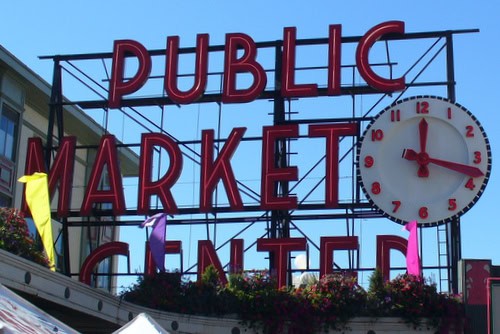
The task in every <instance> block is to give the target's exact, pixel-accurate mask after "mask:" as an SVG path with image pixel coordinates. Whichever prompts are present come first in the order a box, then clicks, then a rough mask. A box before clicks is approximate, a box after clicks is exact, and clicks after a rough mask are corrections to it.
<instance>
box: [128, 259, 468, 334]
mask: <svg viewBox="0 0 500 334" xmlns="http://www.w3.org/2000/svg"><path fill="white" fill-rule="evenodd" d="M123 297H124V298H125V299H126V300H128V301H131V302H134V303H138V304H141V305H144V306H147V307H152V308H155V309H160V310H164V311H171V312H180V313H185V314H199V315H217V316H219V315H224V314H235V313H236V314H237V315H238V316H239V317H240V318H241V319H242V321H243V322H245V323H246V324H247V325H249V326H250V327H253V328H256V329H258V330H259V332H261V333H264V334H268V333H269V334H271V333H273V334H274V333H301V334H307V333H318V332H320V331H322V330H327V329H329V328H332V329H342V328H344V327H345V324H346V323H347V322H348V321H349V320H350V319H351V318H352V317H355V316H376V317H381V316H397V317H401V318H403V319H405V320H406V321H407V322H408V323H409V324H411V325H414V326H419V325H420V324H421V323H420V322H421V319H422V318H426V319H430V323H429V324H427V325H429V326H432V327H434V328H438V327H439V328H441V329H442V328H444V327H446V325H447V324H449V323H450V321H461V320H462V319H463V308H462V303H461V300H460V297H459V296H449V295H446V294H440V293H438V292H437V290H436V287H435V286H434V285H432V284H427V283H426V282H425V280H423V279H421V278H419V277H415V276H411V275H400V276H398V277H396V278H395V279H394V280H392V281H389V282H384V281H383V279H382V276H381V275H380V272H375V273H374V274H373V275H372V277H371V278H370V287H369V290H368V292H366V291H365V290H364V289H363V288H361V287H360V286H359V285H358V284H357V280H356V278H355V277H352V276H349V275H343V274H332V275H327V276H324V277H323V278H321V279H320V280H319V281H318V282H316V283H314V284H311V285H309V286H307V287H306V288H298V289H294V288H277V285H276V281H275V280H274V279H273V278H272V277H271V276H269V275H268V274H267V273H266V272H247V273H244V274H231V275H229V277H228V284H227V285H225V286H223V285H222V284H221V283H220V280H219V276H218V272H217V270H215V268H213V267H208V268H207V270H206V271H205V272H204V273H203V275H202V277H201V279H200V281H198V282H183V281H182V280H181V278H180V275H179V274H169V273H160V274H157V275H154V276H150V277H145V278H141V279H139V283H138V284H136V285H135V286H134V287H132V288H131V289H130V290H129V291H126V292H125V293H124V294H123Z"/></svg>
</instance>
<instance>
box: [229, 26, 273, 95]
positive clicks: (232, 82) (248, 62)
mask: <svg viewBox="0 0 500 334" xmlns="http://www.w3.org/2000/svg"><path fill="white" fill-rule="evenodd" d="M239 49H243V52H244V54H243V56H242V57H241V58H239V59H238V58H237V57H238V50H239ZM224 52H225V54H224V57H225V59H224V83H223V91H222V102H224V103H244V102H250V101H253V100H254V99H255V98H257V96H259V94H260V93H261V92H262V90H264V88H265V87H266V83H267V77H266V72H265V71H264V68H262V65H260V64H259V63H258V62H257V61H256V57H257V48H256V47H255V43H254V41H253V40H252V38H251V37H250V36H248V35H245V34H227V35H226V48H225V51H224ZM238 73H250V74H251V75H252V76H253V79H254V80H253V84H252V85H251V86H250V88H247V89H237V88H236V75H237V74H238Z"/></svg>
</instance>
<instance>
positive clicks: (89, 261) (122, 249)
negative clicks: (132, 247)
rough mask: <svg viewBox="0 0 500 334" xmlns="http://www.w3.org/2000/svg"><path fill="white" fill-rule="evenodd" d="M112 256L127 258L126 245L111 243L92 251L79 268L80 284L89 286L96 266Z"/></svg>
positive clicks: (123, 243)
mask: <svg viewBox="0 0 500 334" xmlns="http://www.w3.org/2000/svg"><path fill="white" fill-rule="evenodd" d="M112 255H125V256H126V257H129V255H130V254H129V248H128V244H127V243H125V242H119V241H113V242H108V243H105V244H104V245H101V246H99V247H97V248H96V249H94V251H92V252H91V253H90V254H89V255H88V256H87V258H86V259H85V261H84V262H83V264H82V267H81V268H80V276H79V280H80V282H83V283H85V284H88V285H90V278H91V275H92V273H93V272H94V269H95V268H96V266H97V264H98V263H99V262H101V261H102V260H104V259H105V258H107V257H109V256H112Z"/></svg>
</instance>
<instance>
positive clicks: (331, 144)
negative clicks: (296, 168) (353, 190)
mask: <svg viewBox="0 0 500 334" xmlns="http://www.w3.org/2000/svg"><path fill="white" fill-rule="evenodd" d="M357 132H358V125H357V124H356V123H346V124H342V123H338V124H321V125H309V136H310V137H325V138H326V151H325V155H326V173H325V206H326V207H327V208H335V207H338V201H339V189H338V188H339V163H338V162H339V139H340V137H344V136H355V135H356V134H357Z"/></svg>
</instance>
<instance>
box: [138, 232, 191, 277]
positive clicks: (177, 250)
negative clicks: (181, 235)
mask: <svg viewBox="0 0 500 334" xmlns="http://www.w3.org/2000/svg"><path fill="white" fill-rule="evenodd" d="M165 254H182V241H180V240H168V241H165ZM144 268H145V269H144V274H146V275H153V274H155V273H156V268H157V267H156V264H155V262H154V260H153V255H152V254H151V248H150V247H149V241H146V253H145V261H144Z"/></svg>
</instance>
